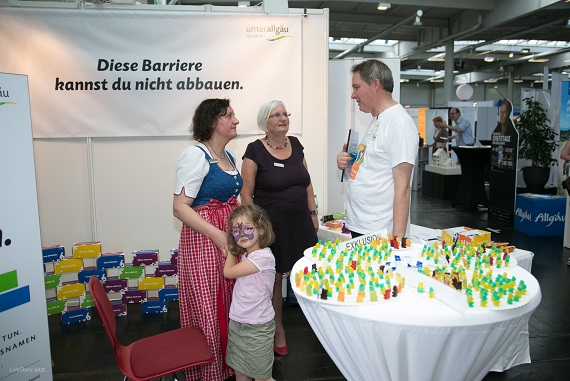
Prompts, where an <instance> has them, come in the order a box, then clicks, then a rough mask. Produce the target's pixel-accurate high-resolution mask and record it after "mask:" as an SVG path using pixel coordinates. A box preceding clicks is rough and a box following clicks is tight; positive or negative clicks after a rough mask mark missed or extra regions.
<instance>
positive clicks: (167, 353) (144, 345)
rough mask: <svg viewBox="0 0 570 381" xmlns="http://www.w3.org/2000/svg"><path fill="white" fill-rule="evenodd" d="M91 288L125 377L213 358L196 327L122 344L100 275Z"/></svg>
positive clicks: (146, 376)
mask: <svg viewBox="0 0 570 381" xmlns="http://www.w3.org/2000/svg"><path fill="white" fill-rule="evenodd" d="M89 290H90V292H91V297H92V298H93V301H94V302H95V306H96V307H97V311H99V315H100V316H101V320H102V321H103V325H104V326H105V330H106V331H107V335H108V336H109V339H110V340H111V344H112V345H113V350H114V352H115V360H116V361H117V365H118V366H119V369H120V370H121V372H122V373H123V374H124V375H125V380H127V379H128V380H131V381H145V380H150V379H153V378H157V377H161V378H162V376H164V375H167V374H172V373H176V372H177V371H179V370H182V369H186V368H191V367H193V366H197V365H203V364H207V363H210V362H212V361H214V357H213V356H212V352H211V351H210V348H209V347H208V344H207V343H206V338H205V337H204V334H203V333H202V332H201V331H200V330H199V329H198V328H194V327H186V328H178V329H175V330H172V331H169V332H164V333H160V334H157V335H154V336H150V337H146V338H144V339H140V340H137V341H135V342H134V343H132V344H130V345H128V346H123V345H121V343H120V342H119V339H118V338H117V325H116V322H115V313H114V312H113V307H112V306H111V302H109V298H108V297H107V294H106V293H105V289H104V288H103V285H102V284H101V281H100V280H99V279H98V278H97V276H95V275H93V276H91V278H90V279H89Z"/></svg>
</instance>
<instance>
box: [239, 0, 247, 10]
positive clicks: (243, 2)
mask: <svg viewBox="0 0 570 381" xmlns="http://www.w3.org/2000/svg"><path fill="white" fill-rule="evenodd" d="M238 7H239V8H246V7H249V1H238Z"/></svg>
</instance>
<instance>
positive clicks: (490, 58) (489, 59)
mask: <svg viewBox="0 0 570 381" xmlns="http://www.w3.org/2000/svg"><path fill="white" fill-rule="evenodd" d="M483 60H485V62H493V61H495V57H493V56H486V57H485V58H483Z"/></svg>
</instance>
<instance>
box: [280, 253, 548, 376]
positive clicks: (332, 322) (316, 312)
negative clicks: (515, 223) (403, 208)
mask: <svg viewBox="0 0 570 381" xmlns="http://www.w3.org/2000/svg"><path fill="white" fill-rule="evenodd" d="M312 263H313V262H311V261H310V260H309V259H307V258H301V259H300V260H299V261H298V262H297V263H296V264H295V266H294V267H293V271H292V274H291V275H292V276H294V274H296V273H297V272H298V271H299V270H303V269H304V268H305V267H306V266H308V267H309V268H311V265H312ZM509 275H514V276H516V277H517V279H523V280H524V281H525V283H526V284H527V290H528V293H529V295H530V301H529V302H528V303H527V304H525V305H522V306H521V307H517V308H512V309H505V310H499V311H496V310H495V311H493V310H482V309H469V310H467V312H465V313H464V314H461V313H459V312H457V311H456V310H454V309H452V308H450V307H449V306H447V305H446V304H444V303H443V302H441V301H438V300H436V299H428V298H425V297H424V296H422V295H419V294H417V293H416V291H415V290H414V289H405V290H404V292H403V293H402V294H401V295H400V297H398V298H393V299H391V300H389V301H382V302H379V303H374V304H363V305H357V306H354V305H352V306H346V305H332V304H325V303H322V302H319V301H318V300H317V299H313V298H311V299H309V298H307V297H306V296H305V295H304V294H303V293H298V292H297V290H295V293H296V296H297V301H298V302H299V305H300V306H301V308H302V310H303V313H304V314H305V316H306V317H307V320H308V321H309V324H310V325H311V327H312V329H313V331H314V332H315V334H316V335H317V337H318V338H319V340H320V342H321V344H322V345H323V347H324V348H325V350H326V351H327V353H328V354H329V356H330V357H331V359H332V360H333V361H334V362H335V364H336V365H337V367H338V368H339V370H340V371H341V372H342V374H343V375H344V376H345V377H346V378H347V379H348V380H351V381H352V380H353V381H362V380H383V381H390V380H393V381H398V380H414V381H423V380H425V381H428V380H431V381H434V380H441V381H449V380H465V381H469V380H481V379H482V378H483V377H484V376H485V375H486V374H487V373H488V372H489V371H490V370H500V371H502V370H503V369H507V368H509V367H510V366H513V365H517V364H520V363H528V362H530V354H529V353H528V320H529V318H530V316H531V314H532V313H533V311H534V310H535V309H536V307H537V306H538V304H539V303H540V299H541V293H540V287H539V285H538V282H537V281H536V279H535V278H534V277H533V276H532V275H531V274H530V273H529V272H527V271H525V270H523V269H522V268H520V267H516V268H514V269H511V270H509ZM292 282H293V279H292Z"/></svg>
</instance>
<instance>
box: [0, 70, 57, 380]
mask: <svg viewBox="0 0 570 381" xmlns="http://www.w3.org/2000/svg"><path fill="white" fill-rule="evenodd" d="M0 176H1V178H2V180H1V184H2V187H1V192H0V380H6V381H28V380H41V381H45V380H51V379H52V373H51V359H50V349H49V333H48V324H47V309H46V296H45V286H44V273H43V261H42V247H41V241H40V223H39V216H38V201H37V200H38V198H37V193H36V177H35V170H34V152H33V145H32V126H31V121H30V99H29V95H28V78H26V77H25V76H23V75H10V74H4V73H0Z"/></svg>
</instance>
